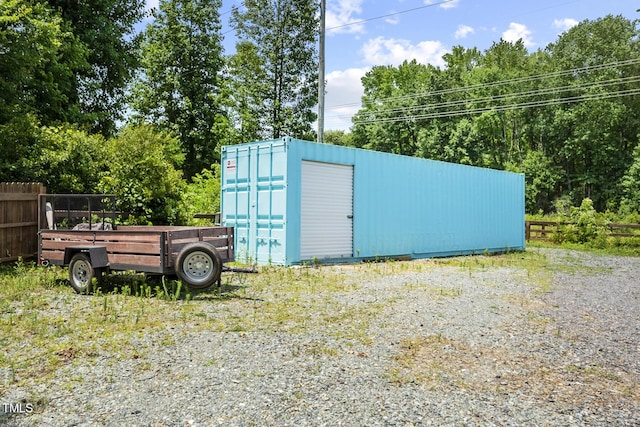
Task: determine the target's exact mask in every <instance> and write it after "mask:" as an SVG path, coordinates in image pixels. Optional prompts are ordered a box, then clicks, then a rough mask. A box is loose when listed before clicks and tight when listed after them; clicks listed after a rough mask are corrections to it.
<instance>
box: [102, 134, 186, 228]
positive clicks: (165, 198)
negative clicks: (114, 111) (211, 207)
mask: <svg viewBox="0 0 640 427" xmlns="http://www.w3.org/2000/svg"><path fill="white" fill-rule="evenodd" d="M107 150H108V154H107V156H108V166H107V167H108V171H107V172H105V173H104V174H103V175H102V177H101V180H100V190H101V191H102V192H104V193H110V194H115V196H116V203H117V208H118V210H120V211H122V212H125V213H126V214H128V215H129V216H128V217H127V216H126V215H125V217H124V218H123V220H124V222H125V223H129V224H131V223H133V224H143V225H144V224H156V225H164V224H175V225H181V224H185V223H186V221H187V218H186V209H185V207H184V205H183V203H182V193H183V191H184V189H185V187H186V183H185V181H184V180H183V179H182V172H181V171H180V169H179V168H180V166H181V165H182V161H183V160H184V155H183V154H182V151H181V150H180V145H179V143H178V140H177V138H175V137H174V136H172V135H171V134H169V133H167V132H157V131H155V130H154V129H153V127H151V126H150V125H138V126H127V127H125V128H124V129H123V130H122V131H121V132H120V134H118V136H117V137H115V138H113V139H111V140H110V141H109V143H108V145H107Z"/></svg>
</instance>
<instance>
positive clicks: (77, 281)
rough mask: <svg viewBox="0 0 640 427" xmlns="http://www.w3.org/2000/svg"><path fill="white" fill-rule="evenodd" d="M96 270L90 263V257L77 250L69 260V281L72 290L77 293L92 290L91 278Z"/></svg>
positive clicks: (94, 275)
mask: <svg viewBox="0 0 640 427" xmlns="http://www.w3.org/2000/svg"><path fill="white" fill-rule="evenodd" d="M94 277H96V270H95V269H94V268H93V266H92V265H91V259H90V258H89V256H88V255H87V254H84V253H82V252H78V253H77V254H75V255H74V256H73V257H71V261H70V262H69V282H70V283H71V287H72V288H73V290H74V291H76V292H77V293H79V294H84V293H90V292H91V291H93V278H94Z"/></svg>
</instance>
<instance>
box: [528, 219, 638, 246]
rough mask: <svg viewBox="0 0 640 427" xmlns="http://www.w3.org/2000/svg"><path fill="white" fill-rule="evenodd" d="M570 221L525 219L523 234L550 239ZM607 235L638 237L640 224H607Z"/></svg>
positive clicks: (532, 237)
mask: <svg viewBox="0 0 640 427" xmlns="http://www.w3.org/2000/svg"><path fill="white" fill-rule="evenodd" d="M570 224H571V223H570V222H558V221H525V235H526V239H527V241H529V240H551V238H552V237H553V235H554V234H555V233H557V232H558V231H559V229H560V227H562V226H564V225H570ZM604 227H605V228H606V229H607V231H608V235H609V236H612V237H622V238H629V237H638V238H640V224H615V223H612V224H607V225H605V226H604Z"/></svg>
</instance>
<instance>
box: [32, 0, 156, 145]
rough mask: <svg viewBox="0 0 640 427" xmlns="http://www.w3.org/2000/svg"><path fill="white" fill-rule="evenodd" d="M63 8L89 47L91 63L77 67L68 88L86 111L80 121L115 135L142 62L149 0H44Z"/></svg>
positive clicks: (70, 25) (80, 40)
mask: <svg viewBox="0 0 640 427" xmlns="http://www.w3.org/2000/svg"><path fill="white" fill-rule="evenodd" d="M42 1H43V2H46V3H47V4H49V5H50V7H51V8H52V9H53V10H56V11H59V13H60V15H61V16H62V18H63V19H64V21H65V23H66V24H67V26H68V27H69V28H70V30H71V31H72V32H73V34H74V36H75V38H76V39H77V40H78V42H79V43H80V44H81V45H82V46H83V47H84V49H86V60H87V62H88V64H89V66H86V67H82V68H80V69H78V70H77V71H76V73H75V75H74V83H75V84H74V85H73V86H72V87H69V88H67V90H66V93H68V96H69V97H71V99H77V100H78V103H79V105H80V109H81V111H82V118H81V119H80V122H79V123H81V124H83V125H86V126H88V127H89V128H90V129H91V131H92V132H99V133H102V134H103V135H104V136H110V135H113V134H114V133H115V131H116V121H117V120H119V119H121V118H122V113H123V109H124V101H125V92H126V89H127V85H128V83H129V82H130V81H131V78H132V76H133V75H134V73H135V71H136V68H137V66H138V56H137V46H138V41H139V37H138V36H136V34H135V33H136V32H137V30H136V28H135V25H136V24H137V23H138V22H139V21H140V20H141V19H142V18H143V17H144V16H145V4H146V2H145V0H83V1H77V0H42Z"/></svg>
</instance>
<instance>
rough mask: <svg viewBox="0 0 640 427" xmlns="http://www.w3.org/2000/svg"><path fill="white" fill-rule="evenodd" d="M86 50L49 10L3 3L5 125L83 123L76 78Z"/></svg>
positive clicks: (0, 104)
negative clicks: (29, 119) (26, 119)
mask: <svg viewBox="0 0 640 427" xmlns="http://www.w3.org/2000/svg"><path fill="white" fill-rule="evenodd" d="M87 65H88V63H87V61H86V49H85V48H84V47H83V46H82V44H81V43H80V42H79V41H78V39H77V37H75V36H74V34H73V33H72V32H71V28H70V27H69V25H68V24H67V23H66V22H65V21H64V20H62V19H61V18H60V16H59V15H58V14H57V13H56V12H55V11H53V10H51V9H50V8H49V7H48V6H47V5H46V4H40V3H37V2H36V3H34V2H30V1H26V0H3V1H2V2H0V125H2V124H5V123H8V122H10V121H12V120H14V119H18V118H19V117H21V116H22V115H24V114H28V113H32V114H34V115H35V117H37V119H38V120H39V121H41V122H42V123H43V124H52V123H55V122H61V121H69V122H73V121H75V120H76V119H78V114H77V113H78V109H79V107H78V104H77V94H76V93H74V89H75V86H76V82H75V75H76V73H77V72H79V70H81V69H83V68H85V67H86V66H87Z"/></svg>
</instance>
